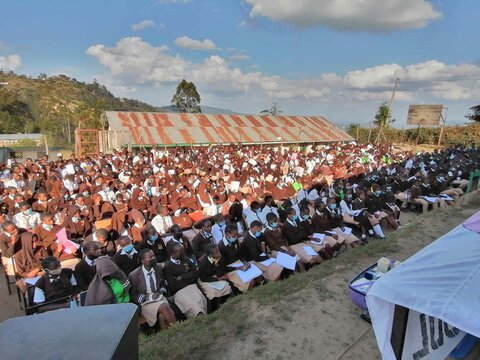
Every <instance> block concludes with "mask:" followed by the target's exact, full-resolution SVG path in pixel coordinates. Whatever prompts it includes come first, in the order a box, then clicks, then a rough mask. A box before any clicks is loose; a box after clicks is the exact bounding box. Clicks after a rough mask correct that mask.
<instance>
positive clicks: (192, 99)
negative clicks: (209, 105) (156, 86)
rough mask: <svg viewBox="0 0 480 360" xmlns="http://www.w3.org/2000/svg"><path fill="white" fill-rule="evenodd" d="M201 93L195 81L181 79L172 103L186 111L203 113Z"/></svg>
mask: <svg viewBox="0 0 480 360" xmlns="http://www.w3.org/2000/svg"><path fill="white" fill-rule="evenodd" d="M200 101H201V98H200V95H199V94H198V91H197V88H196V86H195V84H194V83H193V82H188V81H186V80H185V79H183V80H182V81H180V83H179V84H178V86H177V92H176V93H175V95H173V98H172V104H173V105H175V106H176V107H177V108H178V109H179V110H180V111H181V112H184V113H201V112H202V109H201V108H200Z"/></svg>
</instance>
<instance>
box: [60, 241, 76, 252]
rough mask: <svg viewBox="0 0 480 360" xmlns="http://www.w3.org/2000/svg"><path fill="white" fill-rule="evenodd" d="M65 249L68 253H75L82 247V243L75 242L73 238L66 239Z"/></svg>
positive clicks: (63, 244) (63, 245)
mask: <svg viewBox="0 0 480 360" xmlns="http://www.w3.org/2000/svg"><path fill="white" fill-rule="evenodd" d="M62 247H63V251H64V252H66V253H67V254H75V253H76V252H77V250H78V248H79V247H80V245H78V244H76V243H74V242H73V241H71V240H65V241H64V242H63V243H62Z"/></svg>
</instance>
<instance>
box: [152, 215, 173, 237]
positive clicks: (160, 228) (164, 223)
mask: <svg viewBox="0 0 480 360" xmlns="http://www.w3.org/2000/svg"><path fill="white" fill-rule="evenodd" d="M152 225H153V227H154V228H155V230H157V232H158V233H159V234H166V233H167V232H168V230H169V229H170V227H171V226H172V225H173V221H172V218H171V217H170V216H161V215H156V216H155V217H154V218H153V219H152Z"/></svg>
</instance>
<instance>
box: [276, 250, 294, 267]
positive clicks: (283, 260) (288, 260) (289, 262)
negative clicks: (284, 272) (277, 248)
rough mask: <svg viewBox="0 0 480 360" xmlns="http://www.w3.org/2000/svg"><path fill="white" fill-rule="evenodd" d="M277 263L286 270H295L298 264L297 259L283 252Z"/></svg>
mask: <svg viewBox="0 0 480 360" xmlns="http://www.w3.org/2000/svg"><path fill="white" fill-rule="evenodd" d="M276 261H277V264H278V265H281V266H283V267H284V268H285V269H288V270H295V266H296V264H297V257H296V256H290V255H288V254H285V253H283V252H278V254H277V260H276Z"/></svg>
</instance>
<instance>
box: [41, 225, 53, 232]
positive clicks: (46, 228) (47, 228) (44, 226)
mask: <svg viewBox="0 0 480 360" xmlns="http://www.w3.org/2000/svg"><path fill="white" fill-rule="evenodd" d="M42 227H43V228H44V229H45V230H47V231H50V230H52V229H53V225H50V224H42Z"/></svg>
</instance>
